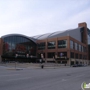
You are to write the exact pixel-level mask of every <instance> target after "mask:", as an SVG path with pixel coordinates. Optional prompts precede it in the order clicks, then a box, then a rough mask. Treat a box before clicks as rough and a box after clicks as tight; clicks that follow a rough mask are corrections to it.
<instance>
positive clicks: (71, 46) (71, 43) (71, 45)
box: [70, 41, 74, 49]
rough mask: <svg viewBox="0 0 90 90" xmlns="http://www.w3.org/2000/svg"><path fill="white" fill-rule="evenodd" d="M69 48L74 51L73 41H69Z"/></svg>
mask: <svg viewBox="0 0 90 90" xmlns="http://www.w3.org/2000/svg"><path fill="white" fill-rule="evenodd" d="M70 48H71V49H74V42H73V41H70Z"/></svg>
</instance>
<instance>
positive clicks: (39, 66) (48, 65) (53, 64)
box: [0, 63, 70, 69]
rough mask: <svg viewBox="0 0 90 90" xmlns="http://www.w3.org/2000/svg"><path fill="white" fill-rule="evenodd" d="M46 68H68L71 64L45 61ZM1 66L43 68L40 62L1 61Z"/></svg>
mask: <svg viewBox="0 0 90 90" xmlns="http://www.w3.org/2000/svg"><path fill="white" fill-rule="evenodd" d="M43 65H44V68H68V67H70V66H64V65H61V64H56V63H43ZM0 66H5V67H8V68H31V69H34V68H41V64H40V63H0Z"/></svg>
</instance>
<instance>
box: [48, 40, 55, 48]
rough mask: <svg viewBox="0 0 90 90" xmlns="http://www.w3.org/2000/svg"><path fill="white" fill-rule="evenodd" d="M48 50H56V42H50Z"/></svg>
mask: <svg viewBox="0 0 90 90" xmlns="http://www.w3.org/2000/svg"><path fill="white" fill-rule="evenodd" d="M48 49H55V42H53V41H52V42H48Z"/></svg>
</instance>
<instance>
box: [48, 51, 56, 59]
mask: <svg viewBox="0 0 90 90" xmlns="http://www.w3.org/2000/svg"><path fill="white" fill-rule="evenodd" d="M47 56H48V58H53V57H54V56H55V52H51V53H48V55H47Z"/></svg>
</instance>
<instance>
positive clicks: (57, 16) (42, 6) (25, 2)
mask: <svg viewBox="0 0 90 90" xmlns="http://www.w3.org/2000/svg"><path fill="white" fill-rule="evenodd" d="M81 22H86V23H87V26H88V28H89V29H90V0H0V37H1V36H3V35H7V34H23V35H26V36H35V35H40V34H45V33H51V32H55V31H63V30H67V29H74V28H77V27H78V23H81Z"/></svg>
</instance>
